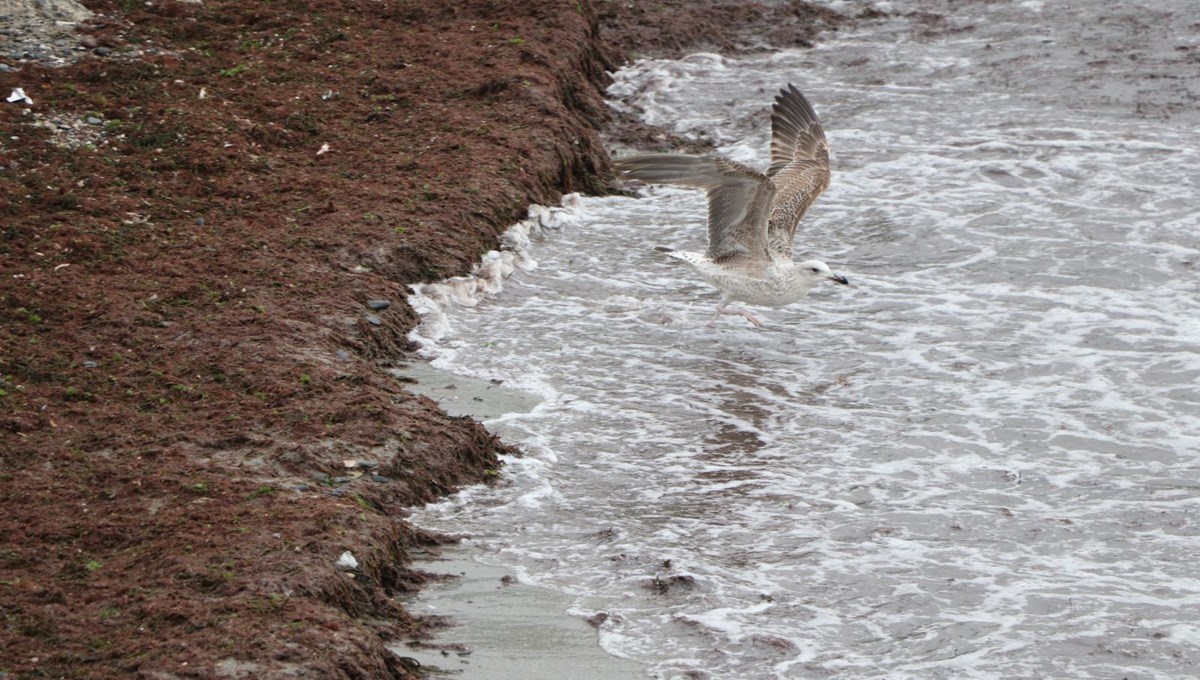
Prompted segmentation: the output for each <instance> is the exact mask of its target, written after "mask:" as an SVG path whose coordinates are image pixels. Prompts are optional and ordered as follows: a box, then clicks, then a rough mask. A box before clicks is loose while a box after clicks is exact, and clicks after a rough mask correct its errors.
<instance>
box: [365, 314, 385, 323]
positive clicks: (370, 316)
mask: <svg viewBox="0 0 1200 680" xmlns="http://www.w3.org/2000/svg"><path fill="white" fill-rule="evenodd" d="M367 323H369V324H371V325H372V326H382V325H383V321H382V320H381V319H380V318H379V317H377V316H375V315H374V314H368V315H367Z"/></svg>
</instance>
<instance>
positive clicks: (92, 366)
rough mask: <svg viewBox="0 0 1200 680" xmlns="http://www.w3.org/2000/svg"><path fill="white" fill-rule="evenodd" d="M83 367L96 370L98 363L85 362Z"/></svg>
mask: <svg viewBox="0 0 1200 680" xmlns="http://www.w3.org/2000/svg"><path fill="white" fill-rule="evenodd" d="M83 367H84V368H95V367H96V362H94V361H85V362H83Z"/></svg>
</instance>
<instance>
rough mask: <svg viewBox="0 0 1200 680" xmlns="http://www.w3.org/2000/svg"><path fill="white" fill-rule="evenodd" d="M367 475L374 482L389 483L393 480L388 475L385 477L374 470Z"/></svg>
mask: <svg viewBox="0 0 1200 680" xmlns="http://www.w3.org/2000/svg"><path fill="white" fill-rule="evenodd" d="M367 477H369V478H370V479H371V481H372V482H379V483H380V484H387V483H388V482H390V481H392V480H390V479H388V478H387V477H384V476H383V475H377V474H375V473H374V472H372V473H371V474H369V475H367Z"/></svg>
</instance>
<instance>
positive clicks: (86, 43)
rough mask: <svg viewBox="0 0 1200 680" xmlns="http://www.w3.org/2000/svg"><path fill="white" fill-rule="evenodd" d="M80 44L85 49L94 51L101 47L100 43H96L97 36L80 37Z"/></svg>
mask: <svg viewBox="0 0 1200 680" xmlns="http://www.w3.org/2000/svg"><path fill="white" fill-rule="evenodd" d="M79 44H80V45H82V46H83V47H86V48H88V49H89V50H94V49H96V48H97V47H99V46H100V43H99V42H97V41H96V36H94V35H83V36H80V38H79Z"/></svg>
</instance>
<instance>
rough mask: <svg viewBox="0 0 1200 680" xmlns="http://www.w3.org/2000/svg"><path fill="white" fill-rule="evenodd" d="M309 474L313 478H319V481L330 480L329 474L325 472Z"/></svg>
mask: <svg viewBox="0 0 1200 680" xmlns="http://www.w3.org/2000/svg"><path fill="white" fill-rule="evenodd" d="M308 476H309V477H312V478H313V479H315V480H317V481H318V482H328V481H329V475H327V474H325V473H324V472H311V473H309V475H308Z"/></svg>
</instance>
